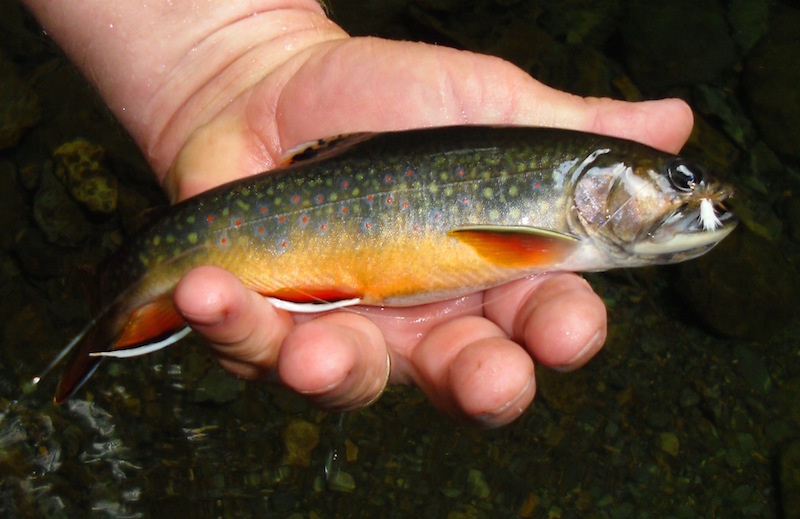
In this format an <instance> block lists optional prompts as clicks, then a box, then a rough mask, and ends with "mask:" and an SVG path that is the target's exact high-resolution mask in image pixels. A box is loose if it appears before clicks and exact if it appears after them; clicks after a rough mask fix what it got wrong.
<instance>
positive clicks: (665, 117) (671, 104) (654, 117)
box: [583, 98, 694, 153]
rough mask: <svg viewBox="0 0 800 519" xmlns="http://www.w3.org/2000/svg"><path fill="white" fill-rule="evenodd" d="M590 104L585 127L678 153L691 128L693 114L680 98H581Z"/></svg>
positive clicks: (588, 129) (591, 130) (587, 129)
mask: <svg viewBox="0 0 800 519" xmlns="http://www.w3.org/2000/svg"><path fill="white" fill-rule="evenodd" d="M583 102H584V103H585V104H586V106H587V107H588V108H589V110H587V111H586V114H585V116H584V117H586V118H587V120H588V126H587V127H586V128H585V130H586V131H590V132H595V133H601V134H604V135H613V136H615V137H622V138H625V139H631V140H634V141H638V142H642V143H644V144H647V145H650V146H652V147H654V148H658V149H660V150H664V151H668V152H670V153H677V152H678V151H679V150H680V149H681V148H682V147H683V145H684V144H685V143H686V140H687V139H688V138H689V134H690V133H691V132H692V126H693V124H694V115H693V114H692V109H691V108H689V105H688V104H686V102H685V101H683V100H681V99H660V100H656V101H644V102H639V103H628V102H624V101H616V100H611V99H595V98H589V99H584V100H583Z"/></svg>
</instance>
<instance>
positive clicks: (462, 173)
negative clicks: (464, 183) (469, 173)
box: [456, 168, 464, 177]
mask: <svg viewBox="0 0 800 519" xmlns="http://www.w3.org/2000/svg"><path fill="white" fill-rule="evenodd" d="M456 175H458V176H459V177H463V176H464V168H458V171H456Z"/></svg>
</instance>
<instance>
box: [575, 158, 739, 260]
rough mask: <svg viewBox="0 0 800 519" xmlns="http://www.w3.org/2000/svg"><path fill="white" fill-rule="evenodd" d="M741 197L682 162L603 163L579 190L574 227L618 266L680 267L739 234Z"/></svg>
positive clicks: (583, 175) (584, 176)
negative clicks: (734, 199) (734, 206)
mask: <svg viewBox="0 0 800 519" xmlns="http://www.w3.org/2000/svg"><path fill="white" fill-rule="evenodd" d="M732 194H733V189H732V188H731V187H730V186H728V185H727V184H724V183H721V182H719V181H716V180H714V179H713V178H711V177H709V176H708V175H707V173H706V172H705V170H704V169H703V168H702V167H700V166H698V165H696V164H694V163H692V162H690V161H687V160H685V159H683V158H681V157H677V156H674V155H669V154H663V153H660V152H656V150H650V149H647V150H645V151H644V152H640V153H636V154H626V155H624V156H623V155H622V154H618V153H614V152H613V151H611V150H607V152H605V153H601V154H597V155H595V158H594V160H593V161H592V163H591V164H587V165H586V167H584V168H583V169H582V171H580V175H579V177H578V178H577V180H576V182H575V184H574V191H573V204H574V206H573V211H572V212H571V214H570V225H571V226H573V229H576V228H577V230H578V231H579V232H580V231H582V233H583V234H585V235H587V236H589V237H590V238H591V239H592V240H593V241H594V242H595V243H596V245H597V246H598V247H599V248H601V249H602V250H603V252H604V253H605V255H606V256H608V257H609V258H610V259H609V262H610V264H611V266H619V267H632V266H641V265H653V264H663V263H676V262H679V261H684V260H688V259H691V258H695V257H697V256H700V255H702V254H704V253H706V252H708V251H709V250H711V249H712V248H713V247H714V246H715V245H716V244H717V243H719V242H720V241H721V240H722V239H723V238H725V236H727V235H728V234H730V232H731V231H732V230H733V229H734V227H735V226H736V223H737V220H736V217H735V216H734V215H733V214H732V213H731V212H730V211H728V210H727V209H726V208H725V205H724V202H725V201H726V200H727V199H728V198H730V197H731V196H732Z"/></svg>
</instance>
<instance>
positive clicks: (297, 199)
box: [292, 195, 300, 204]
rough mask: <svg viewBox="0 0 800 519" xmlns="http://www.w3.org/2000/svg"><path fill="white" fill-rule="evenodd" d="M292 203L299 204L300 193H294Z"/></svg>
mask: <svg viewBox="0 0 800 519" xmlns="http://www.w3.org/2000/svg"><path fill="white" fill-rule="evenodd" d="M292 203H293V204H299V203H300V196H299V195H293V196H292Z"/></svg>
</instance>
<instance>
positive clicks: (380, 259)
mask: <svg viewBox="0 0 800 519" xmlns="http://www.w3.org/2000/svg"><path fill="white" fill-rule="evenodd" d="M731 193H732V191H731V189H730V188H729V187H727V186H725V185H723V184H720V183H718V182H715V181H713V180H711V179H710V178H708V177H707V176H706V174H705V172H704V171H703V170H702V169H701V168H699V167H698V166H695V165H693V164H691V163H689V162H687V161H686V160H684V159H682V158H680V157H677V156H674V155H670V154H667V153H663V152H660V151H657V150H655V149H652V148H649V147H647V146H644V145H641V144H637V143H634V142H630V141H625V140H620V139H614V138H610V137H605V136H599V135H593V134H587V133H579V132H574V131H567V130H555V129H544V128H529V127H485V126H463V127H445V128H431V129H420V130H411V131H402V132H390V133H374V134H356V135H351V136H345V137H340V138H334V139H331V140H329V141H325V140H321V141H319V142H318V143H315V144H314V145H312V146H309V147H307V148H305V149H303V150H302V151H301V152H299V153H298V154H297V155H295V156H294V158H293V159H292V161H291V163H290V164H288V165H286V166H284V167H282V168H279V169H276V170H273V171H269V172H266V173H263V174H261V175H257V176H253V177H250V178H245V179H242V180H238V181H236V182H232V183H229V184H225V185H222V186H220V187H218V188H216V189H213V190H211V191H208V192H205V193H202V194H200V195H198V196H195V197H193V198H190V199H187V200H185V201H183V202H180V203H178V204H176V205H174V206H172V207H170V208H168V209H167V211H166V213H165V214H163V215H162V216H161V218H160V219H158V220H156V221H154V222H152V223H151V224H150V225H148V226H147V227H146V228H145V229H143V230H142V231H141V232H140V233H139V234H138V235H136V236H135V237H133V238H132V239H131V240H129V241H128V243H127V244H126V245H125V246H124V247H123V248H122V250H120V251H119V253H118V254H117V255H116V256H115V257H114V258H113V259H112V261H111V262H110V264H109V266H108V268H107V269H106V270H105V272H104V274H103V276H102V280H101V284H102V289H101V294H102V296H103V298H104V300H103V306H102V309H101V310H100V312H99V313H98V314H97V315H96V316H95V317H94V319H93V320H92V321H91V322H90V323H89V324H88V325H87V326H86V328H85V329H84V330H83V331H82V332H81V333H80V334H79V335H78V336H77V337H76V338H75V339H74V340H73V341H72V342H71V343H70V344H69V345H68V346H67V348H65V350H64V351H63V352H62V355H61V356H63V355H64V354H66V353H67V352H68V351H69V350H74V352H73V354H72V360H71V362H70V365H69V366H68V368H67V370H66V372H65V374H64V376H63V378H62V380H61V382H60V385H59V387H58V390H57V393H56V395H55V401H56V402H59V403H60V402H63V401H65V400H66V399H67V398H69V397H70V395H72V394H73V393H74V392H75V391H76V390H77V389H78V388H79V387H80V386H81V384H83V382H85V381H86V379H87V378H88V377H89V376H90V375H91V374H92V372H93V371H94V369H96V367H97V365H98V363H99V362H100V360H101V359H102V358H103V357H104V356H117V357H124V356H133V355H135V354H142V353H146V352H148V351H152V350H155V349H158V348H160V347H163V346H166V345H167V344H170V343H172V342H174V341H175V340H177V339H179V338H180V337H182V336H183V335H185V334H186V333H188V328H187V326H186V323H185V322H184V320H183V318H182V317H181V316H180V315H179V314H178V313H177V312H176V310H175V307H174V305H173V301H172V295H173V291H174V288H175V285H176V284H177V283H178V281H179V280H180V279H181V277H182V276H183V275H184V274H186V273H187V272H188V271H189V270H190V269H192V268H194V267H197V266H200V265H216V266H218V267H222V268H224V269H227V270H229V271H230V272H232V273H233V274H235V275H236V276H237V277H238V278H239V279H241V281H242V283H244V285H245V286H247V287H248V288H250V289H252V290H255V291H257V292H259V293H261V294H263V295H264V296H267V297H269V298H271V300H272V301H273V303H274V304H275V305H276V306H278V307H279V308H283V309H287V310H290V311H312V312H316V311H324V310H329V309H331V308H336V307H341V306H348V305H355V304H361V305H386V306H407V305H416V304H421V303H427V302H432V301H437V300H444V299H447V298H452V297H457V296H461V295H464V294H467V293H470V292H474V291H477V290H482V289H485V288H489V287H492V286H496V285H499V284H501V283H504V282H507V281H511V280H513V279H518V278H521V277H524V276H527V275H530V274H533V273H537V272H543V271H554V270H567V271H598V270H605V269H610V268H615V267H636V266H641V265H654V264H660V263H673V262H678V261H683V260H687V259H690V258H694V257H696V256H699V255H701V254H703V253H705V252H707V251H708V250H710V249H711V248H712V247H714V245H716V244H717V243H718V242H719V241H720V240H721V239H723V238H724V237H725V236H726V235H728V233H730V232H731V230H732V229H733V228H734V226H735V225H736V219H735V217H734V216H733V215H732V214H731V213H730V212H728V211H727V210H725V208H724V207H723V205H722V203H723V202H724V201H725V199H726V198H728V197H729V196H730V195H731ZM61 356H59V359H60V357H61ZM54 362H57V361H54Z"/></svg>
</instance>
